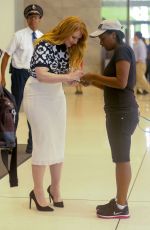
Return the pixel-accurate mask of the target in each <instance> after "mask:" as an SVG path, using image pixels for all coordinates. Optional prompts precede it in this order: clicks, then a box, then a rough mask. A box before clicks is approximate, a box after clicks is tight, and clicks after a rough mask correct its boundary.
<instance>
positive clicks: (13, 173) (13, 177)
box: [1, 139, 18, 187]
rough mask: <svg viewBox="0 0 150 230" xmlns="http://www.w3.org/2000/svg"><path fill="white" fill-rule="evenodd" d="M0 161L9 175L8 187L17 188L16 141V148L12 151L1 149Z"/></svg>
mask: <svg viewBox="0 0 150 230" xmlns="http://www.w3.org/2000/svg"><path fill="white" fill-rule="evenodd" d="M9 155H10V158H11V160H10V164H9ZM1 157H2V161H3V163H4V165H5V167H6V169H7V171H8V174H9V183H10V187H15V186H18V177H17V139H16V146H15V147H14V148H13V149H2V150H1Z"/></svg>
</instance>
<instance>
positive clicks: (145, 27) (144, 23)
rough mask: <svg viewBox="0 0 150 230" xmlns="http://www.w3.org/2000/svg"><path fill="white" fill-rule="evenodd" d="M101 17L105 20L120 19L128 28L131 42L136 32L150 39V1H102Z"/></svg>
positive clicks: (127, 31) (128, 36) (127, 34)
mask: <svg viewBox="0 0 150 230" xmlns="http://www.w3.org/2000/svg"><path fill="white" fill-rule="evenodd" d="M101 5H102V8H101V15H102V18H105V19H118V20H119V21H120V22H121V23H122V24H123V25H124V26H125V27H126V37H127V40H128V41H129V40H130V39H132V38H133V36H134V32H135V31H141V32H142V34H143V37H145V38H146V39H147V40H148V39H149V38H150V0H113V1H112V0H102V4H101Z"/></svg>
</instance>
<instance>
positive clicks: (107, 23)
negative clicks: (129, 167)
mask: <svg viewBox="0 0 150 230" xmlns="http://www.w3.org/2000/svg"><path fill="white" fill-rule="evenodd" d="M122 29H123V26H122V25H121V24H120V22H119V21H118V20H104V21H102V22H101V23H100V25H99V26H98V28H97V30H95V31H94V32H92V33H91V34H90V37H92V38H94V37H99V36H100V35H101V34H103V33H105V32H106V31H107V30H119V31H122Z"/></svg>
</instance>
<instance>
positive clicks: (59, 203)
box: [47, 186, 64, 208]
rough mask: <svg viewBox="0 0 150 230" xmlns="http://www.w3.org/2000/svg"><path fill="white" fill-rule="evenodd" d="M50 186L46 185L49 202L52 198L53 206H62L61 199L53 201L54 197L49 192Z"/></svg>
mask: <svg viewBox="0 0 150 230" xmlns="http://www.w3.org/2000/svg"><path fill="white" fill-rule="evenodd" d="M50 187H51V186H48V188H47V192H48V194H49V200H50V202H51V199H52V201H53V205H54V206H55V207H57V208H64V203H63V201H59V202H55V201H54V197H53V195H52V194H51V192H50Z"/></svg>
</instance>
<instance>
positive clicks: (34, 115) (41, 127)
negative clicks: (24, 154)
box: [23, 77, 66, 165]
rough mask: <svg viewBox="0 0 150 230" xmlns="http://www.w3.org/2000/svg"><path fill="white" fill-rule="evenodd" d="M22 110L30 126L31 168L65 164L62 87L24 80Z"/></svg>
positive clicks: (64, 110) (64, 115)
mask: <svg viewBox="0 0 150 230" xmlns="http://www.w3.org/2000/svg"><path fill="white" fill-rule="evenodd" d="M23 107H24V111H25V113H26V115H27V119H28V121H29V123H30V125H31V130H32V139H33V152H32V164H33V165H53V164H57V163H61V162H63V161H64V148H65V131H66V98H65V95H64V91H63V88H62V83H54V84H49V83H41V82H39V81H38V80H37V79H35V78H33V77H29V79H28V80H27V83H26V86H25V89H24V97H23Z"/></svg>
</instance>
